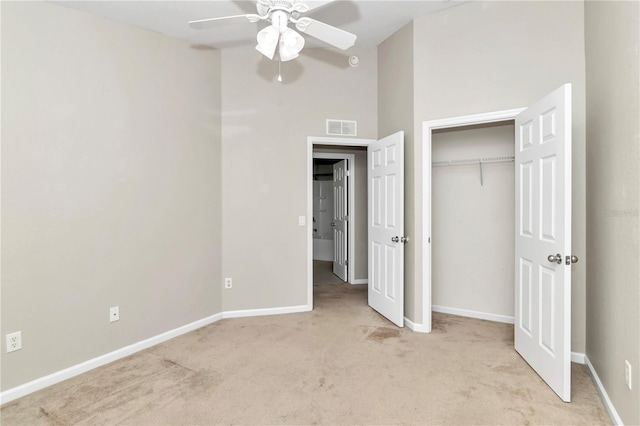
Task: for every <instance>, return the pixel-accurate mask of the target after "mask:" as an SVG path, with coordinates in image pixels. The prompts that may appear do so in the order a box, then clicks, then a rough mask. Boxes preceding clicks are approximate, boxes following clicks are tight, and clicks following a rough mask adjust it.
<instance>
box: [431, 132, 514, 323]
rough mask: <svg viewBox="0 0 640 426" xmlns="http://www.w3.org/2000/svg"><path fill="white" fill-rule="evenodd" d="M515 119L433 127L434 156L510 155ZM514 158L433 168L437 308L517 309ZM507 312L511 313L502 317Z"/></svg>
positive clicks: (498, 312)
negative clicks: (436, 128)
mask: <svg viewBox="0 0 640 426" xmlns="http://www.w3.org/2000/svg"><path fill="white" fill-rule="evenodd" d="M514 152H515V146H514V125H513V122H512V121H511V122H506V123H496V124H490V125H478V126H466V127H458V128H453V129H444V130H438V131H434V132H433V136H432V160H433V162H434V163H436V162H441V161H445V160H465V159H476V158H477V159H480V158H486V157H502V156H507V157H512V156H513V155H514ZM514 181H515V170H514V162H513V161H505V162H496V163H485V164H483V165H482V176H481V167H480V165H479V164H462V165H451V166H438V167H436V166H434V167H433V168H432V300H433V302H432V303H433V306H434V310H438V308H439V307H440V308H446V310H445V311H447V310H448V311H452V312H455V311H459V313H461V314H464V311H472V312H474V313H482V314H489V315H493V316H499V317H500V318H501V320H505V319H507V320H508V318H513V315H514V269H515V266H514V250H515V246H514V244H515V243H514V239H515V237H514V236H515V230H514V227H515V218H514V214H515V204H514V203H515V201H514V200H515V195H514V194H515V186H514V185H515V183H514ZM505 317H506V318H505Z"/></svg>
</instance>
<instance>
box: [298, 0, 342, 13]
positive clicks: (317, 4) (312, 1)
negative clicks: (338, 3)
mask: <svg viewBox="0 0 640 426" xmlns="http://www.w3.org/2000/svg"><path fill="white" fill-rule="evenodd" d="M334 1H335V0H309V1H305V4H306V5H307V7H308V9H307V11H311V10H314V9H319V8H321V7H323V6H325V5H327V4H329V3H333V2H334Z"/></svg>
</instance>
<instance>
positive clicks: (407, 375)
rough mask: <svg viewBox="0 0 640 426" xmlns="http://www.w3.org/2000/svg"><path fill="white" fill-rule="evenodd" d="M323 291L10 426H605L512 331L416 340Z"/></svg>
mask: <svg viewBox="0 0 640 426" xmlns="http://www.w3.org/2000/svg"><path fill="white" fill-rule="evenodd" d="M327 278H330V277H327ZM318 281H319V282H320V281H322V280H318ZM314 287H315V288H314V297H315V298H314V301H315V305H314V311H313V312H310V313H301V314H289V315H278V316H269V317H253V318H242V319H227V320H222V321H219V322H217V323H215V324H212V325H210V326H207V327H204V328H201V329H199V330H196V331H194V332H192V333H189V334H186V335H183V336H181V337H178V338H175V339H173V340H171V341H168V342H166V343H163V344H161V345H158V346H155V347H153V348H151V349H148V350H146V351H143V352H139V353H137V354H134V355H132V356H130V357H128V358H125V359H122V360H120V361H117V362H114V363H112V364H109V365H107V366H104V367H101V368H99V369H96V370H93V371H91V372H88V373H86V374H83V375H81V376H78V377H76V378H73V379H70V380H68V381H66V382H63V383H60V384H57V385H55V386H52V387H50V388H47V389H45V390H42V391H40V392H37V393H34V394H32V395H29V396H27V397H24V398H22V399H20V400H17V401H14V402H11V403H9V404H7V405H6V406H4V407H2V411H1V416H2V417H1V418H0V421H1V423H2V425H37V424H51V425H71V424H131V425H163V424H172V425H173V424H176V425H177V424H544V425H547V424H580V425H585V424H608V423H609V418H608V417H607V414H606V412H605V410H604V407H603V405H602V403H601V401H600V399H599V397H598V395H597V393H596V389H595V388H594V385H593V383H592V381H591V379H590V378H589V376H588V374H587V372H586V369H585V367H584V366H581V365H575V364H574V365H573V369H572V386H573V393H572V397H573V402H571V403H569V404H567V403H564V402H562V401H561V400H560V399H559V398H558V397H557V396H556V395H555V394H554V393H553V392H552V391H551V390H550V389H549V388H548V387H547V385H546V384H545V383H544V382H543V381H542V380H541V379H540V378H539V377H538V376H537V375H536V373H534V372H533V371H532V370H531V369H530V368H529V366H528V365H527V364H526V362H525V361H523V360H522V358H520V356H519V355H518V354H517V353H516V352H515V351H514V350H513V326H510V325H506V324H500V323H492V322H488V321H481V320H474V319H467V318H462V317H455V316H451V315H444V314H435V315H434V330H433V332H432V333H431V334H421V333H415V332H412V331H410V330H408V329H406V328H404V329H399V328H396V327H395V326H393V325H392V324H390V323H389V322H387V321H386V320H385V319H384V318H382V317H380V316H379V315H378V314H377V313H376V312H374V311H373V310H371V309H370V308H368V307H367V289H366V286H351V285H348V284H318V285H316V286H314Z"/></svg>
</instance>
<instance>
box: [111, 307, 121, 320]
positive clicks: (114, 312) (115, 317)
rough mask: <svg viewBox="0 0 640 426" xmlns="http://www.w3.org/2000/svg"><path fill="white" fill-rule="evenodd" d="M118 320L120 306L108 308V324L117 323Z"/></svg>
mask: <svg viewBox="0 0 640 426" xmlns="http://www.w3.org/2000/svg"><path fill="white" fill-rule="evenodd" d="M119 319H120V306H114V307H112V308H109V322H114V321H118V320H119Z"/></svg>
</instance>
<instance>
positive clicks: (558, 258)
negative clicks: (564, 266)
mask: <svg viewBox="0 0 640 426" xmlns="http://www.w3.org/2000/svg"><path fill="white" fill-rule="evenodd" d="M547 260H548V261H549V262H551V263H553V262H555V263H557V264H558V265H560V264H561V263H562V256H561V255H560V253H558V254H556V255H555V256H554V255H552V254H550V255H549V256H547Z"/></svg>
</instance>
